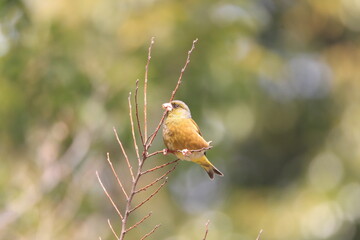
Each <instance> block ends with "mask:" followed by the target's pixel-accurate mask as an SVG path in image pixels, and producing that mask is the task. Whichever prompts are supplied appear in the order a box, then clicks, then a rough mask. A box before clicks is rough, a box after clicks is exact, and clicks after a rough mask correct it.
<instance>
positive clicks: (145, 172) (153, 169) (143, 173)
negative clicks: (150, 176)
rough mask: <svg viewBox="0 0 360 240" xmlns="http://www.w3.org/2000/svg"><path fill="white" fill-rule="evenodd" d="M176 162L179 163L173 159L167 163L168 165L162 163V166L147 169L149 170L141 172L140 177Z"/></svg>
mask: <svg viewBox="0 0 360 240" xmlns="http://www.w3.org/2000/svg"><path fill="white" fill-rule="evenodd" d="M178 161H180V159H175V160H174V161H171V162H168V163H164V164H162V165H160V166H156V167H153V168H151V169H149V170H146V171H144V172H142V173H141V175H145V174H147V173H149V172H153V171H155V170H158V169H161V168H164V167H166V166H167V165H170V164H173V163H176V162H178Z"/></svg>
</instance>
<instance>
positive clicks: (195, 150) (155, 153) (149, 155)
mask: <svg viewBox="0 0 360 240" xmlns="http://www.w3.org/2000/svg"><path fill="white" fill-rule="evenodd" d="M211 148H213V146H208V147H204V148H200V149H194V150H188V151H189V152H190V153H193V152H202V151H205V150H209V149H211ZM165 152H166V153H176V152H180V153H181V152H182V150H176V151H172V150H169V149H163V150H160V151H156V152H153V153H150V154H148V155H147V157H148V158H149V157H152V156H155V155H158V154H160V153H162V154H165Z"/></svg>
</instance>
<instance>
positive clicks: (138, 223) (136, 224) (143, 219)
mask: <svg viewBox="0 0 360 240" xmlns="http://www.w3.org/2000/svg"><path fill="white" fill-rule="evenodd" d="M151 214H152V212H149V214H148V215H146V216H145V217H143V218H142V219H141V220H140V221H138V222H137V223H135V224H134V225H132V226H131V227H129V228H128V229H127V230H126V232H129V231H130V230H131V229H133V228H136V227H137V226H138V225H140V224H141V223H142V222H143V221H145V220H146V219H147V218H149V217H150V216H151Z"/></svg>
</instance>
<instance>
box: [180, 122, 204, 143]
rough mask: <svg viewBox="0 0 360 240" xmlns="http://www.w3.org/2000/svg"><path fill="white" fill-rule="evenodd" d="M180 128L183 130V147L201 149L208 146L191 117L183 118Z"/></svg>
mask: <svg viewBox="0 0 360 240" xmlns="http://www.w3.org/2000/svg"><path fill="white" fill-rule="evenodd" d="M181 129H183V131H184V132H183V134H184V135H183V137H184V139H183V141H184V145H185V146H184V148H187V149H201V148H205V147H208V146H209V144H208V143H207V142H206V141H205V139H204V138H203V137H202V135H201V132H200V129H199V126H198V125H197V124H196V122H195V121H194V120H193V119H191V118H188V119H184V120H183V124H182V127H181Z"/></svg>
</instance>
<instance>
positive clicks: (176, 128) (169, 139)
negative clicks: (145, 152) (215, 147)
mask: <svg viewBox="0 0 360 240" xmlns="http://www.w3.org/2000/svg"><path fill="white" fill-rule="evenodd" d="M162 106H163V108H164V109H166V111H167V113H166V118H165V122H164V126H163V139H164V143H165V146H166V147H167V150H168V151H169V152H172V153H174V154H175V155H176V156H177V157H178V158H179V159H181V160H187V161H192V162H195V163H197V164H199V165H200V166H201V167H202V168H203V169H204V170H205V171H206V172H207V174H208V175H209V177H210V178H211V179H214V173H215V174H218V175H220V176H223V174H222V173H221V172H220V171H219V170H218V169H217V168H216V167H215V166H214V165H212V163H211V162H210V161H209V160H208V159H207V157H206V156H205V150H203V151H197V152H192V151H191V150H200V149H203V148H207V147H209V142H207V141H205V140H204V138H203V137H202V135H201V132H200V129H199V127H198V125H197V124H196V122H195V121H194V120H193V119H192V118H191V113H190V109H189V107H188V106H187V105H186V104H185V103H184V102H182V101H179V100H174V101H172V102H170V103H164V104H163V105H162Z"/></svg>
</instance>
